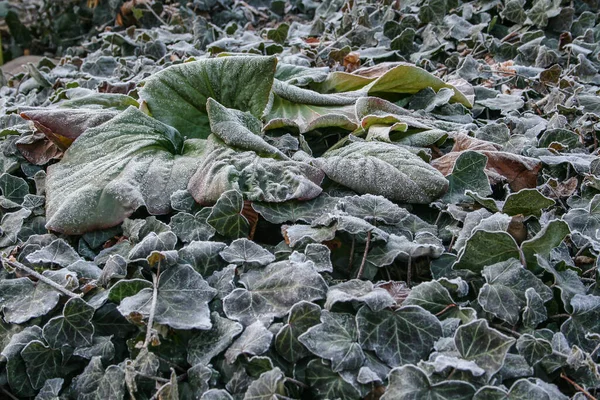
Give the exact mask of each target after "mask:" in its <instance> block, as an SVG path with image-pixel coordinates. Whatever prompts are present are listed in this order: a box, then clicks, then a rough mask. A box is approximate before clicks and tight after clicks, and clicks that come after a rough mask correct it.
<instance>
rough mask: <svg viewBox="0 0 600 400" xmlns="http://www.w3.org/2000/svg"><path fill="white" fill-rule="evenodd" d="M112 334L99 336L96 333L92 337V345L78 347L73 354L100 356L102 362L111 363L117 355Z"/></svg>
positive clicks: (87, 356)
mask: <svg viewBox="0 0 600 400" xmlns="http://www.w3.org/2000/svg"><path fill="white" fill-rule="evenodd" d="M112 337H113V336H112V335H111V336H97V335H95V336H94V337H93V339H92V344H91V346H83V347H78V348H76V349H75V351H73V355H76V356H79V357H82V358H86V359H88V360H89V359H91V358H92V357H96V356H99V357H100V358H101V359H102V362H104V363H107V364H108V363H109V362H110V361H111V360H112V359H113V357H114V356H115V345H114V344H113V342H112V341H111V339H112Z"/></svg>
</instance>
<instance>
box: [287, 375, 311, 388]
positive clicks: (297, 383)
mask: <svg viewBox="0 0 600 400" xmlns="http://www.w3.org/2000/svg"><path fill="white" fill-rule="evenodd" d="M285 381H286V382H290V383H293V384H294V385H297V386H300V387H301V388H303V389H308V388H309V386H308V385H307V384H306V383H304V382H300V381H297V380H295V379H293V378H288V377H287V376H286V377H285Z"/></svg>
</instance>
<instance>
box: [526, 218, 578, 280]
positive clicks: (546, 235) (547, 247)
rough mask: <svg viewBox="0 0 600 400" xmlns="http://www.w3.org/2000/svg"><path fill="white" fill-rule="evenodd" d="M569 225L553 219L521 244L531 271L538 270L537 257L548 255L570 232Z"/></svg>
mask: <svg viewBox="0 0 600 400" xmlns="http://www.w3.org/2000/svg"><path fill="white" fill-rule="evenodd" d="M570 233H571V231H570V229H569V225H567V223H566V222H565V221H563V220H560V219H555V220H552V221H550V222H548V224H547V225H545V226H543V227H542V230H540V231H539V232H538V233H537V235H535V236H534V237H533V238H531V239H529V240H526V241H524V242H523V243H522V244H521V249H522V251H523V255H524V256H525V261H526V262H527V268H528V269H529V270H531V271H533V272H536V273H537V272H538V271H539V266H540V265H539V263H538V261H537V260H538V257H544V258H545V257H548V256H549V255H550V252H551V251H552V250H553V249H555V248H556V247H558V245H560V244H561V243H562V241H563V240H564V239H565V237H567V235H568V234H570Z"/></svg>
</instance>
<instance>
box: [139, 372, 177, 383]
mask: <svg viewBox="0 0 600 400" xmlns="http://www.w3.org/2000/svg"><path fill="white" fill-rule="evenodd" d="M135 374H136V375H137V376H141V377H142V378H146V379H152V380H153V381H156V382H160V383H167V382H171V381H170V380H169V379H167V378H161V377H160V376H152V375H146V374H142V373H141V372H139V371H135Z"/></svg>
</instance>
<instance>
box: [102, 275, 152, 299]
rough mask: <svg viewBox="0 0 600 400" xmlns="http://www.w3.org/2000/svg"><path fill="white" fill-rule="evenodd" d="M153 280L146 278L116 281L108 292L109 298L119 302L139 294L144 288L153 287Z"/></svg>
mask: <svg viewBox="0 0 600 400" xmlns="http://www.w3.org/2000/svg"><path fill="white" fill-rule="evenodd" d="M151 288H152V282H150V281H147V280H145V279H122V280H120V281H119V282H117V283H115V284H114V285H113V286H111V288H110V289H109V292H108V300H109V301H112V302H113V303H116V304H119V303H120V302H121V300H123V299H124V298H127V297H131V296H134V295H136V294H138V293H139V292H140V291H142V290H143V289H151Z"/></svg>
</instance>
